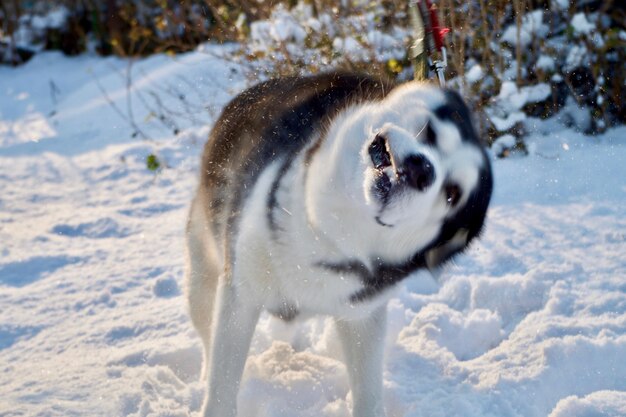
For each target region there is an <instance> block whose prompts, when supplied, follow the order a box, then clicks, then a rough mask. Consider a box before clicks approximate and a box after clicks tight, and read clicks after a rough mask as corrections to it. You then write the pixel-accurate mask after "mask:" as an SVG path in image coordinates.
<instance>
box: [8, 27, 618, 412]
mask: <svg viewBox="0 0 626 417" xmlns="http://www.w3.org/2000/svg"><path fill="white" fill-rule="evenodd" d="M281 36H282V35H281ZM221 52H222V50H219V49H212V48H211V47H209V48H207V49H206V50H204V51H201V50H200V51H198V52H194V53H190V54H186V55H183V56H179V57H177V58H170V57H165V56H155V57H152V58H148V59H146V60H142V61H139V62H136V63H135V64H134V65H133V74H134V83H133V89H132V90H131V91H132V94H133V95H132V103H133V110H134V114H135V118H136V120H137V123H138V125H139V126H140V127H141V129H142V131H144V132H145V133H146V134H147V135H149V136H150V138H151V139H150V140H142V139H141V137H134V138H133V137H132V133H133V131H132V129H131V128H130V127H129V125H128V123H127V122H125V121H124V120H122V119H121V118H120V116H119V114H117V112H116V111H115V110H114V109H113V108H112V106H111V102H113V103H114V104H115V105H116V106H118V108H120V109H122V110H124V109H126V105H127V101H126V84H125V81H126V80H125V78H124V71H125V70H126V68H127V63H126V62H124V61H121V60H119V59H110V58H107V59H102V58H96V57H91V56H81V57H78V58H71V59H70V58H65V57H62V56H60V55H58V54H54V53H42V54H38V55H37V56H36V57H35V58H34V59H33V60H32V61H31V62H29V63H28V64H26V65H25V66H23V67H20V68H17V69H12V68H6V67H0V375H1V376H0V416H3V417H4V416H7V417H8V416H27V415H28V416H31V415H32V416H189V415H191V416H193V415H198V411H199V408H200V406H201V403H202V398H203V389H204V387H203V384H201V383H200V382H198V381H197V379H198V377H199V368H200V362H201V343H200V340H199V339H198V338H197V336H196V335H195V332H194V331H193V329H192V326H191V324H190V322H189V319H188V317H187V313H186V306H185V300H184V295H183V294H184V286H183V282H182V276H183V265H184V246H183V233H184V224H185V217H186V211H187V207H188V204H189V201H190V198H191V195H192V192H193V188H194V187H195V186H196V178H197V167H198V162H199V153H200V151H201V147H202V144H203V142H204V140H205V138H206V136H207V135H208V131H209V129H210V123H211V121H212V120H213V117H214V116H215V115H216V114H217V112H219V109H220V108H221V106H223V105H224V104H225V103H226V101H227V100H228V99H229V97H232V96H233V95H234V94H235V93H236V92H237V91H239V90H241V89H242V88H243V87H244V86H245V85H246V83H245V79H244V77H243V76H242V75H241V74H240V72H238V70H237V69H236V68H234V67H233V65H232V64H230V63H228V62H226V61H222V60H220V59H218V58H216V56H215V55H216V54H219V53H221ZM96 79H97V80H98V82H99V83H100V87H99V86H98V85H97V83H96V81H95V80H96ZM51 82H52V83H53V84H54V85H55V86H56V89H57V90H58V92H56V93H54V94H51V87H50V85H51ZM170 84H172V89H170V90H169V91H171V92H183V93H184V94H185V96H186V97H187V106H188V107H185V104H184V103H185V102H183V101H181V100H180V99H179V98H177V97H176V95H175V94H173V93H172V94H169V93H168V92H167V91H168V90H167V86H168V85H170ZM174 87H175V88H174ZM103 89H104V90H105V91H106V95H107V96H108V98H109V99H108V100H107V99H106V97H105V96H104V94H103V91H102V90H103ZM164 89H165V90H164ZM150 91H152V92H158V93H159V94H160V96H161V97H163V100H164V101H165V104H166V105H167V106H168V108H171V109H172V110H176V111H180V112H181V114H185V115H188V114H190V113H192V114H193V115H194V117H195V118H196V119H197V120H198V121H202V122H205V123H193V122H192V121H190V120H186V119H185V118H182V117H177V118H175V121H176V123H177V127H178V128H179V130H180V132H181V133H180V134H179V135H177V136H176V137H174V136H173V134H172V132H171V131H170V130H168V129H167V128H166V127H164V125H163V123H161V122H160V121H159V120H158V117H155V116H154V115H151V114H150V113H151V109H150V108H148V107H149V106H146V105H145V103H143V102H142V101H141V100H140V96H141V95H142V94H143V97H147V99H146V100H147V102H148V103H152V102H151V101H148V100H149V97H151V96H150V94H149V92H150ZM505 93H506V92H505ZM510 93H511V94H513V95H515V94H517V95H519V94H529V95H532V94H535V93H537V92H530V91H525V92H518V91H513V90H511V92H510ZM537 94H539V93H537ZM53 96H54V99H53V98H52V97H53ZM190 103H191V104H190ZM192 104H194V105H193V106H192ZM205 105H206V106H209V107H210V109H212V110H213V113H211V112H209V111H208V110H204V109H203V111H198V112H197V113H194V112H193V111H195V110H194V109H196V108H200V107H202V106H205ZM190 109H191V110H190ZM192 110H193V111H192ZM565 119H567V115H566V114H564V115H563V116H562V120H559V118H558V117H557V118H554V119H551V120H549V121H539V120H535V119H525V120H524V123H525V126H526V128H527V129H528V130H529V131H530V132H531V135H530V137H529V138H528V144H529V149H530V151H531V155H530V156H528V157H524V158H522V157H512V158H509V159H505V160H495V161H494V169H495V179H496V188H495V195H494V201H493V204H492V207H491V209H490V212H489V218H488V224H487V227H486V230H485V233H484V236H483V238H482V239H481V240H480V241H479V242H478V243H477V244H475V245H473V246H472V248H471V249H470V250H469V251H468V253H467V254H465V255H464V256H461V257H459V258H458V259H457V260H456V262H455V263H454V264H453V265H451V266H450V267H449V268H448V269H447V270H446V271H445V272H444V273H443V274H442V275H441V276H440V277H438V280H439V281H438V282H437V281H435V280H434V279H433V278H432V277H430V276H429V275H427V274H418V275H417V276H415V277H413V278H411V279H410V280H407V281H406V282H405V283H403V285H402V286H401V287H400V288H399V289H398V291H397V296H396V297H395V298H394V299H393V300H392V301H391V303H390V305H389V331H388V335H387V342H386V348H387V350H386V352H387V354H386V365H385V373H384V378H385V395H386V407H387V411H388V414H389V417H401V416H402V417H418V416H419V417H426V416H428V417H437V416H442V417H443V416H447V417H449V416H459V417H461V416H462V417H473V416H476V417H479V416H480V417H485V416H494V417H496V416H497V417H513V416H516V417H529V416H530V417H532V416H537V417H539V416H542V417H543V416H549V417H564V416H575V417H592V416H622V415H625V414H626V411H625V410H626V405H625V404H626V394H625V392H626V361H624V358H626V281H625V280H624V278H625V277H626V258H625V257H624V254H625V253H626V232H625V231H626V220H625V219H626V204H624V202H625V201H626V183H625V181H624V178H626V176H625V175H624V174H625V170H626V169H625V168H624V161H626V147H625V146H624V143H623V138H624V137H625V136H626V129H625V128H618V129H613V130H610V131H608V132H607V133H606V134H604V135H602V136H599V137H593V138H592V137H586V136H584V135H581V134H580V133H577V132H576V131H575V130H573V129H571V128H566V127H565V126H564V124H565V123H566V122H567V120H565ZM153 152H155V153H156V154H157V155H158V156H159V158H160V159H161V160H162V161H163V162H164V163H166V164H167V166H168V168H166V169H163V170H162V171H160V172H159V173H158V174H156V175H155V174H153V173H151V172H150V171H148V170H147V169H146V165H145V157H146V156H147V155H148V154H150V153H153ZM336 339H337V338H336V334H335V330H334V327H333V325H332V320H330V319H327V318H323V317H319V318H315V319H311V320H308V321H305V322H300V323H297V324H296V325H287V324H284V323H282V322H280V321H279V320H276V319H274V318H272V317H270V316H269V315H264V316H262V318H261V321H260V323H259V325H258V328H257V331H256V334H255V337H254V340H253V345H252V348H251V353H250V357H249V359H248V362H247V365H246V369H245V374H244V380H243V383H242V387H241V391H240V394H239V405H240V413H239V415H240V417H300V416H304V417H308V416H311V417H312V416H327V417H348V416H349V411H350V408H351V397H350V392H349V386H348V382H347V377H346V373H345V367H344V365H343V362H342V355H341V350H340V346H339V344H338V342H337V340H336Z"/></svg>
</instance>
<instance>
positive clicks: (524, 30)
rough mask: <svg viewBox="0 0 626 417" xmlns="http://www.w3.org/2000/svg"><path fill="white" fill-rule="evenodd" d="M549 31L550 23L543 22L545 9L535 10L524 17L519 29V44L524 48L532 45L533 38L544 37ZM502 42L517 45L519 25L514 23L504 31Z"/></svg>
mask: <svg viewBox="0 0 626 417" xmlns="http://www.w3.org/2000/svg"><path fill="white" fill-rule="evenodd" d="M548 31H549V27H548V25H546V24H545V23H543V10H533V11H532V12H530V13H526V14H525V15H524V16H523V17H522V24H521V27H520V31H519V44H520V45H521V47H522V48H525V47H527V46H529V45H530V43H531V42H532V41H533V39H541V38H543V37H544V36H545V35H546V34H547V33H548ZM501 39H502V42H506V43H508V44H509V45H517V43H518V39H517V26H516V24H515V23H512V24H510V25H508V26H507V27H506V29H505V30H504V32H503V33H502V38H501Z"/></svg>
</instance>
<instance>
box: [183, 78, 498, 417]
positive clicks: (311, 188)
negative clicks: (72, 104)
mask: <svg viewBox="0 0 626 417" xmlns="http://www.w3.org/2000/svg"><path fill="white" fill-rule="evenodd" d="M492 187H493V180H492V172H491V167H490V162H489V158H488V156H487V154H486V151H485V149H484V147H483V146H482V145H481V141H480V140H479V137H478V135H477V133H476V131H475V129H474V127H473V125H472V121H471V115H470V112H469V110H468V108H467V106H466V104H464V102H463V100H462V99H461V97H460V96H459V95H458V94H457V93H455V92H453V91H451V90H446V89H441V88H438V87H435V86H433V85H430V84H425V83H418V82H408V83H404V84H401V85H397V86H396V85H393V84H391V83H389V82H386V81H382V80H379V79H375V78H372V77H369V76H366V75H361V74H356V73H348V72H343V73H341V72H339V73H328V74H322V75H315V76H309V77H285V78H279V79H273V80H269V81H266V82H262V83H260V84H258V85H256V86H254V87H251V88H249V89H248V90H245V91H244V92H243V93H241V94H239V95H238V96H237V97H235V98H234V99H233V100H232V101H231V102H230V103H229V104H228V105H227V106H226V107H225V109H224V110H223V113H222V115H221V116H220V118H219V119H218V120H217V122H216V124H215V126H214V127H213V130H212V132H211V134H210V137H209V140H208V142H207V143H206V145H205V148H204V151H203V155H202V164H201V174H200V181H199V187H198V190H197V193H196V195H195V198H194V199H193V202H192V204H191V209H190V214H189V220H188V225H187V234H186V236H187V248H188V258H189V259H188V267H187V278H186V279H187V290H186V291H187V299H188V303H189V310H190V316H191V319H192V322H193V325H194V327H195V328H196V330H197V332H198V333H199V335H200V337H201V339H202V342H203V344H204V365H203V372H202V374H203V376H202V378H203V379H204V380H206V382H207V383H208V390H207V397H206V400H205V403H204V405H203V410H202V412H203V415H204V416H205V417H234V416H236V413H237V410H236V405H237V392H238V388H239V383H240V380H241V376H242V373H243V369H244V365H245V362H246V357H247V354H248V350H249V347H250V341H251V338H252V335H253V332H254V329H255V326H256V323H257V320H258V317H259V314H260V313H261V312H262V311H264V310H265V311H269V312H270V313H271V314H273V315H275V316H277V317H278V318H280V319H282V320H285V321H292V320H294V319H295V318H296V317H307V316H310V315H315V314H323V315H330V316H332V317H334V318H335V322H336V327H337V331H338V334H339V338H340V340H341V343H342V346H343V351H344V356H345V362H346V367H347V371H348V377H349V381H350V386H351V390H352V398H353V411H352V412H353V415H354V417H383V416H384V415H385V411H384V407H383V398H382V394H383V387H382V369H383V344H384V335H385V327H386V305H387V301H388V300H389V299H390V298H391V297H392V296H393V293H394V292H393V289H394V287H395V286H396V285H397V284H398V283H399V282H400V281H402V280H403V279H404V278H406V277H407V276H409V275H410V274H412V273H413V272H415V271H418V270H421V269H427V270H431V271H437V270H439V268H440V267H441V266H442V265H443V264H444V263H445V262H446V261H448V260H450V259H451V258H452V257H453V256H454V255H456V254H458V253H460V252H462V251H463V250H464V249H465V248H466V247H467V246H468V244H469V243H470V242H471V241H472V240H473V239H474V238H476V237H477V236H479V234H480V233H481V230H482V229H483V223H484V220H485V215H486V212H487V207H488V205H489V200H490V197H491V192H492Z"/></svg>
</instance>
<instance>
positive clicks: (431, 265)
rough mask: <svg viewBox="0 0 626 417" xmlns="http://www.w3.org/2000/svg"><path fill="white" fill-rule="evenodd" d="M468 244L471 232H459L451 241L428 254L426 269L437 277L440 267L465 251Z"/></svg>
mask: <svg viewBox="0 0 626 417" xmlns="http://www.w3.org/2000/svg"><path fill="white" fill-rule="evenodd" d="M468 243H469V230H468V229H459V230H457V232H456V233H455V234H454V235H453V236H452V237H451V238H450V239H448V240H445V241H443V242H441V243H440V244H437V245H436V246H434V247H433V248H432V249H429V250H428V251H427V252H426V255H425V260H426V267H427V268H428V270H429V271H430V272H431V273H433V274H435V275H437V274H438V271H439V269H440V267H441V266H442V265H443V264H444V263H445V262H446V261H447V260H449V259H450V258H452V257H453V256H454V255H456V254H457V253H459V252H461V251H463V250H464V249H465V248H466V247H467V244H468Z"/></svg>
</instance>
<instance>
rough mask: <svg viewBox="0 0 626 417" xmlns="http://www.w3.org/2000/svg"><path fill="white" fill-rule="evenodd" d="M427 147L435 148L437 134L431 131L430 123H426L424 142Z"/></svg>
mask: <svg viewBox="0 0 626 417" xmlns="http://www.w3.org/2000/svg"><path fill="white" fill-rule="evenodd" d="M425 143H426V144H427V145H430V146H437V134H436V133H435V131H434V130H433V126H432V124H431V123H430V122H428V123H426V142H425Z"/></svg>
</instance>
